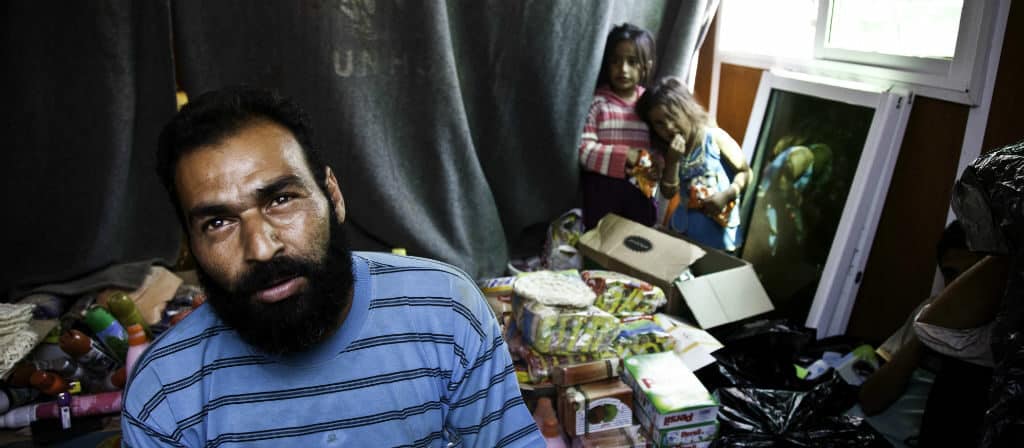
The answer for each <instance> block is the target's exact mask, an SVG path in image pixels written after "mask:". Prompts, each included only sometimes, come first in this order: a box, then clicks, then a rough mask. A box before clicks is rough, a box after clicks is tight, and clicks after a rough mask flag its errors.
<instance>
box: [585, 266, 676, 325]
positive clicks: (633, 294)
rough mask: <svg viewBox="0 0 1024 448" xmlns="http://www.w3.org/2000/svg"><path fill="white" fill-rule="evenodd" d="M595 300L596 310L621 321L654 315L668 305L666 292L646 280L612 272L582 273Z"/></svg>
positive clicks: (594, 271)
mask: <svg viewBox="0 0 1024 448" xmlns="http://www.w3.org/2000/svg"><path fill="white" fill-rule="evenodd" d="M580 276H581V277H582V278H583V281H584V282H585V283H586V284H587V286H589V287H590V289H591V290H592V291H594V294H596V296H597V297H596V298H595V300H594V306H596V307H598V308H601V309H602V310H605V311H607V312H609V313H612V314H614V315H616V316H619V317H625V316H639V315H646V314H654V312H655V311H656V310H657V309H658V308H659V307H661V306H663V305H665V303H666V299H665V292H664V291H662V290H661V288H659V287H657V286H654V285H652V284H650V283H647V282H645V281H643V280H640V279H637V278H633V277H630V276H628V275H625V274H620V273H618V272H612V271H601V270H590V271H583V272H581V273H580Z"/></svg>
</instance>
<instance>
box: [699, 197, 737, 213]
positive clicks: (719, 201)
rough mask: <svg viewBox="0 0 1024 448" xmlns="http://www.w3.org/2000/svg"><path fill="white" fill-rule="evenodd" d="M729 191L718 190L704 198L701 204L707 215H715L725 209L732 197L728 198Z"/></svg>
mask: <svg viewBox="0 0 1024 448" xmlns="http://www.w3.org/2000/svg"><path fill="white" fill-rule="evenodd" d="M729 196H730V195H729V192H726V191H719V192H718V193H715V194H713V195H711V196H708V197H706V198H704V200H703V201H702V203H701V205H703V208H704V213H707V214H709V215H717V214H719V213H722V210H725V207H726V206H728V205H729V202H731V201H732V199H730V198H729Z"/></svg>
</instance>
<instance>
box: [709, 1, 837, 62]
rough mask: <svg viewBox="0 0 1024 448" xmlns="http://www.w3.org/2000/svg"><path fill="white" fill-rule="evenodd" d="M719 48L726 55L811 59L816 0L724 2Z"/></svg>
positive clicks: (816, 7)
mask: <svg viewBox="0 0 1024 448" xmlns="http://www.w3.org/2000/svg"><path fill="white" fill-rule="evenodd" d="M720 17H721V21H722V23H721V25H720V26H721V27H722V31H721V32H720V33H719V34H718V48H719V50H721V51H725V52H737V53H747V54H756V55H768V56H781V57H793V58H801V59H810V58H811V57H813V55H814V31H815V24H816V23H817V21H818V0H772V1H767V2H766V1H764V0H725V1H723V2H722V10H721V15H720Z"/></svg>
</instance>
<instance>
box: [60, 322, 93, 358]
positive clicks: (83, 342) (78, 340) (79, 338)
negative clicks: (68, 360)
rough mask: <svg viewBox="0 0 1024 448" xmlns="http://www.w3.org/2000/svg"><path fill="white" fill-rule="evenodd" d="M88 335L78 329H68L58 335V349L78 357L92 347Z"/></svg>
mask: <svg viewBox="0 0 1024 448" xmlns="http://www.w3.org/2000/svg"><path fill="white" fill-rule="evenodd" d="M89 339H90V338H89V336H86V335H85V333H82V332H81V331H78V330H74V329H72V330H68V331H65V332H64V334H62V335H60V349H61V350H64V353H67V354H69V355H71V356H73V357H76V358H77V357H79V356H82V355H84V354H86V353H88V352H89V349H90V348H92V346H91V344H90V340H89Z"/></svg>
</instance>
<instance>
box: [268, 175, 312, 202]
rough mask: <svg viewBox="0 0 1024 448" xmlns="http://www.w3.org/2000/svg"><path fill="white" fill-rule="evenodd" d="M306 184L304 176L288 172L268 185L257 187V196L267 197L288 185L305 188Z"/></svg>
mask: <svg viewBox="0 0 1024 448" xmlns="http://www.w3.org/2000/svg"><path fill="white" fill-rule="evenodd" d="M305 186H306V184H305V182H303V181H302V178H301V177H299V176H298V175H295V174H286V175H284V176H281V177H278V178H277V179H274V180H273V181H271V182H270V183H268V184H267V185H264V186H262V187H259V188H257V189H256V196H257V197H259V198H266V197H267V196H271V195H274V194H276V193H278V192H280V191H281V190H284V189H286V188H288V187H303V188H304V187H305Z"/></svg>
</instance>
